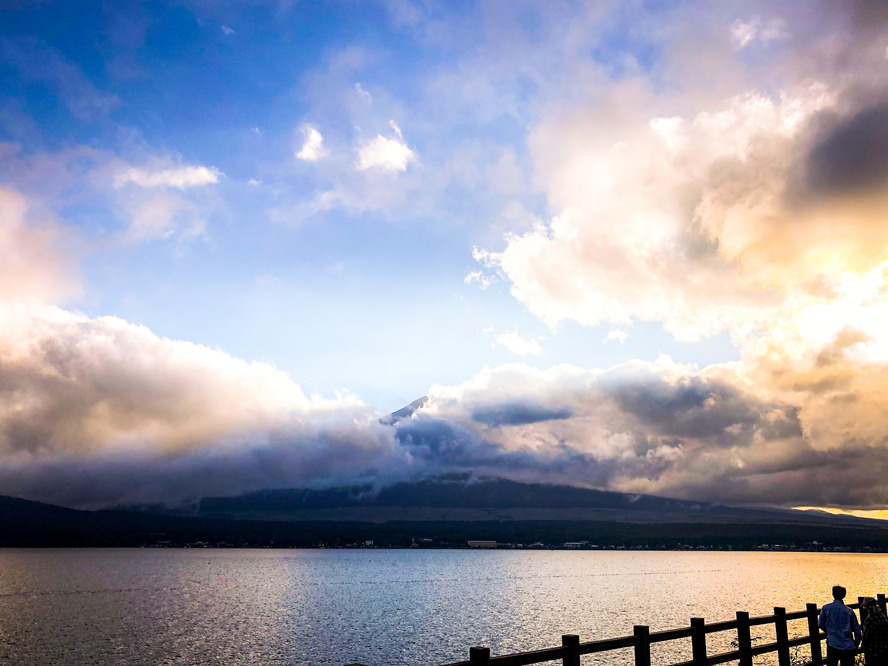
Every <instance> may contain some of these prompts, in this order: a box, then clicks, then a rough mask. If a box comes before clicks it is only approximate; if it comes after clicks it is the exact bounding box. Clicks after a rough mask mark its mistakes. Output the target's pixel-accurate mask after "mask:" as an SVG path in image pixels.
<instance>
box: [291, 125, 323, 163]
mask: <svg viewBox="0 0 888 666" xmlns="http://www.w3.org/2000/svg"><path fill="white" fill-rule="evenodd" d="M299 131H300V132H301V133H302V136H303V137H304V140H303V143H302V148H300V149H299V151H298V152H297V153H296V157H297V158H299V159H300V160H303V161H305V162H314V161H315V160H319V159H321V158H322V157H324V156H325V155H327V149H326V148H324V137H323V135H322V134H321V133H320V131H318V129H317V128H316V127H314V126H312V125H305V126H303V127H301V128H300V130H299Z"/></svg>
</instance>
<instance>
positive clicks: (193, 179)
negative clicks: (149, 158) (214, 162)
mask: <svg viewBox="0 0 888 666" xmlns="http://www.w3.org/2000/svg"><path fill="white" fill-rule="evenodd" d="M223 175H224V174H223V173H222V172H221V171H219V170H218V169H216V168H215V167H205V166H181V167H174V168H169V169H157V170H152V169H146V168H137V167H126V168H123V169H121V170H120V171H119V172H118V173H117V174H115V175H114V187H117V188H121V187H125V186H126V185H129V184H133V185H137V186H139V187H144V188H149V189H150V188H169V187H171V188H175V189H179V190H185V189H188V188H191V187H201V186H203V185H213V184H215V183H218V182H219V178H220V177H222V176H223Z"/></svg>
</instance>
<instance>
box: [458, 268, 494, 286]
mask: <svg viewBox="0 0 888 666" xmlns="http://www.w3.org/2000/svg"><path fill="white" fill-rule="evenodd" d="M494 282H496V279H495V278H494V277H493V276H490V275H486V274H485V273H482V272H481V271H472V272H471V273H469V274H468V275H466V276H465V277H464V278H463V284H466V285H472V284H475V283H477V284H478V286H479V287H480V288H481V289H487V288H488V287H489V286H490V285H492V284H493V283H494Z"/></svg>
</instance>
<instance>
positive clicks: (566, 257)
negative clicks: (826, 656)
mask: <svg viewBox="0 0 888 666" xmlns="http://www.w3.org/2000/svg"><path fill="white" fill-rule="evenodd" d="M0 82H2V87H0V494H7V495H15V496H20V497H26V498H29V499H38V500H44V501H52V502H57V503H61V504H65V505H67V506H76V507H83V508H97V507H105V506H119V505H127V504H145V503H164V504H169V505H176V504H180V503H183V502H189V501H193V500H194V499H196V498H200V497H202V496H207V495H234V494H239V493H242V492H248V491H252V490H258V489H264V488H287V487H328V486H334V485H342V484H372V485H375V486H381V485H385V484H386V483H391V482H394V481H399V480H404V479H414V478H423V477H427V476H433V475H436V474H441V473H446V472H453V471H458V472H469V473H473V474H477V475H495V476H504V477H508V478H512V479H516V480H527V481H541V482H551V483H568V484H572V485H578V486H584V487H590V488H601V489H607V490H614V491H620V492H629V493H649V494H657V495H663V496H668V497H678V498H685V499H696V500H706V501H713V502H722V503H728V504H736V505H777V506H815V507H826V508H831V509H833V510H844V511H878V510H882V509H886V508H888V475H886V474H885V473H884V472H885V470H886V469H888V430H886V419H885V414H886V413H888V390H886V389H888V386H886V383H888V380H886V379H885V377H888V372H886V370H888V367H886V365H888V326H886V324H888V224H886V223H885V222H886V219H885V218H886V212H888V187H886V186H888V9H886V8H885V7H884V5H883V3H881V2H876V1H874V0H843V1H838V0H836V1H817V0H809V1H807V2H803V3H801V2H788V1H786V2H780V1H777V2H774V1H769V2H756V1H751V0H750V1H745V2H732V1H730V0H726V1H724V2H717V3H716V2H700V1H691V0H687V1H680V2H656V1H653V0H651V1H648V2H644V1H641V0H635V1H631V0H627V1H625V2H616V1H612V2H608V1H599V2H569V1H564V2H562V1H558V0H553V1H550V2H546V3H539V2H522V1H520V0H509V1H502V2H468V1H465V2H463V1H454V2H451V1H448V2H436V1H434V0H379V1H373V0H366V1H357V0H354V1H352V0H335V1H334V0H331V1H329V2H308V1H305V0H268V1H267V2H262V1H259V0H252V1H251V0H214V1H210V0H169V1H166V2H150V1H149V2H139V3H136V2H94V1H82V2H81V1H78V0H70V1H65V2H60V1H59V2H54V1H52V0H12V1H11V2H5V3H3V4H2V7H0ZM422 397H425V400H424V401H422V402H421V403H420V404H419V405H418V406H417V407H416V408H415V409H414V410H412V411H411V413H409V414H408V415H406V416H405V417H404V418H401V419H400V420H396V421H394V422H393V420H391V419H388V420H387V419H385V418H384V417H385V416H386V415H387V414H389V413H391V412H394V411H395V410H398V409H400V408H401V407H403V406H405V405H407V404H408V403H411V402H413V401H415V400H417V399H419V398H422Z"/></svg>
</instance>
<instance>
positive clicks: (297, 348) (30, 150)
mask: <svg viewBox="0 0 888 666" xmlns="http://www.w3.org/2000/svg"><path fill="white" fill-rule="evenodd" d="M542 9H543V8H540V7H534V6H533V5H527V6H523V7H517V6H516V7H515V11H514V15H513V12H512V10H511V9H510V8H508V7H506V6H501V7H489V8H482V7H478V6H475V5H474V4H472V3H463V4H454V3H446V5H442V6H439V7H437V8H434V9H430V10H429V11H426V10H424V9H421V8H413V9H410V8H409V6H408V5H406V4H405V5H403V6H400V7H399V6H398V5H397V4H392V5H389V6H386V4H384V3H357V2H355V3H352V2H333V3H291V4H287V3H282V4H280V5H277V6H275V5H274V4H273V3H269V4H266V5H262V4H251V3H203V4H202V3H172V4H170V3H140V4H134V3H133V4H131V3H122V4H120V5H110V4H106V5H104V6H103V5H101V4H98V3H92V2H85V3H24V4H22V5H20V6H18V7H12V8H8V9H7V10H6V12H5V14H4V17H3V25H4V40H3V44H4V54H5V57H4V62H3V70H2V71H3V80H4V81H5V82H6V85H5V86H4V91H3V92H4V95H3V98H2V108H3V109H4V113H3V127H2V129H3V133H4V135H5V137H6V138H7V140H9V141H10V143H13V144H14V145H15V147H16V151H17V153H18V154H17V159H18V160H23V161H27V160H28V159H29V158H31V159H39V158H40V157H42V156H46V155H47V154H51V155H56V156H59V155H60V154H63V153H65V151H74V152H76V151H79V150H89V151H96V152H97V153H99V155H96V156H92V155H83V156H71V157H70V160H71V163H70V164H67V165H66V166H65V171H66V173H65V174H64V176H65V178H64V182H59V183H55V184H54V186H53V188H52V189H55V188H56V187H57V188H58V189H59V190H61V191H59V192H53V193H52V196H53V199H54V200H52V201H49V202H47V203H48V205H49V206H51V207H52V210H53V212H54V213H55V214H56V215H58V216H60V217H62V218H64V220H65V221H66V222H68V223H70V225H71V226H72V228H74V229H75V230H76V232H77V234H78V236H80V237H81V238H82V239H83V240H84V242H85V243H87V244H88V245H89V248H88V249H87V251H86V256H85V257H84V259H83V263H82V267H81V271H80V279H81V280H82V282H83V285H84V286H83V295H82V296H81V297H80V298H78V299H74V300H72V301H69V303H70V304H71V305H72V306H73V307H75V308H76V309H78V310H80V311H83V312H85V313H88V314H90V315H93V316H100V315H109V314H110V315H116V316H120V317H122V318H124V319H126V320H128V321H130V322H134V323H139V324H144V325H146V326H148V327H149V328H151V330H153V331H154V332H156V333H157V334H158V335H162V336H165V337H170V338H175V339H184V340H191V341H195V342H199V343H202V344H206V345H209V346H213V347H219V348H221V349H223V350H225V351H227V352H229V353H231V354H233V355H235V356H237V357H240V358H245V359H257V360H265V361H268V362H270V363H273V364H275V365H276V366H277V367H279V368H280V369H282V370H284V371H286V372H287V373H288V374H290V375H291V376H292V377H293V378H294V379H296V380H297V381H298V382H299V383H300V384H301V385H302V386H303V387H304V388H305V389H306V390H307V391H308V392H320V393H322V394H331V393H332V392H333V391H336V390H340V391H352V392H355V393H357V394H358V395H359V396H360V397H362V398H363V399H364V400H366V401H368V402H370V403H371V404H373V405H374V406H375V407H376V408H377V409H378V410H379V411H380V412H382V413H386V412H388V411H393V410H395V409H397V408H399V407H400V406H402V405H403V404H406V403H407V402H410V401H412V400H414V399H416V398H417V397H419V396H421V395H425V393H427V391H428V389H429V387H430V386H431V385H432V384H434V383H458V382H460V381H463V380H465V379H466V378H468V377H470V376H471V375H472V374H474V373H475V372H476V371H477V370H479V369H480V368H481V367H483V366H484V365H499V364H501V363H504V362H508V361H510V360H515V359H517V358H521V357H520V356H518V355H516V354H515V352H513V351H511V350H509V349H508V348H507V347H505V346H503V345H497V344H496V339H497V337H498V336H499V335H502V334H504V333H509V332H516V333H517V334H518V335H519V336H521V337H522V338H524V339H528V340H529V339H536V340H538V341H539V342H538V344H539V352H538V353H535V354H533V355H532V360H533V361H534V363H538V364H541V365H551V364H554V363H559V362H570V363H578V364H580V365H583V366H587V367H597V366H601V365H611V364H613V363H615V362H618V361H621V360H628V359H631V358H644V359H647V360H654V359H656V357H657V356H658V354H659V353H661V352H662V353H668V354H671V355H673V356H674V357H675V358H677V359H679V360H683V361H688V362H704V363H708V362H713V361H719V360H728V359H732V358H736V357H737V355H738V353H737V351H736V349H735V348H734V347H733V346H732V345H731V344H730V342H729V340H728V337H727V336H726V335H722V336H720V337H719V336H716V337H715V339H714V340H709V341H707V342H704V343H703V344H702V345H701V344H695V345H692V346H688V345H684V344H681V343H677V342H676V341H675V340H674V339H673V338H672V336H670V335H668V334H664V333H663V332H662V331H661V330H660V328H659V326H657V325H656V324H647V325H640V326H639V328H638V331H637V332H636V331H635V330H633V327H632V326H631V325H628V326H624V327H623V329H621V330H624V332H625V333H626V334H627V337H626V339H625V341H623V342H619V341H618V340H614V339H610V340H609V339H608V338H607V335H608V333H609V332H610V331H611V330H612V329H613V327H612V326H609V325H606V324H605V325H602V326H599V327H593V328H591V329H583V328H578V327H576V326H570V325H568V326H564V325H555V326H552V327H550V326H547V325H545V324H543V323H542V322H540V321H539V320H538V319H537V318H535V317H533V316H532V315H530V314H528V313H527V312H526V310H525V308H524V307H522V305H521V304H520V303H517V302H516V301H515V299H513V298H512V297H511V296H510V295H509V290H508V285H507V284H502V283H500V284H497V285H492V286H491V287H490V288H488V289H486V290H481V289H479V288H478V286H477V285H476V284H470V285H467V284H465V282H464V280H465V277H466V276H467V275H468V274H470V273H472V272H474V271H477V270H478V268H479V267H478V265H477V262H476V261H475V260H474V259H473V257H472V250H473V248H474V247H485V248H490V249H500V248H501V247H502V245H503V236H504V235H505V234H507V233H511V232H515V231H518V232H520V231H523V230H524V229H525V228H526V225H527V224H528V220H530V219H532V218H538V219H545V217H546V215H547V213H548V212H549V209H548V207H547V202H546V196H545V192H544V191H542V189H541V188H540V187H539V186H537V185H535V184H534V183H533V168H532V164H531V162H530V159H529V157H528V148H527V134H528V132H529V131H530V129H531V127H532V124H533V123H534V122H535V121H536V120H537V119H538V114H539V108H540V106H541V104H542V101H541V100H539V99H536V95H537V94H538V92H537V85H536V83H535V82H534V81H533V79H532V76H531V75H530V74H527V75H524V74H522V73H521V72H520V71H508V70H509V68H508V66H506V67H502V63H497V62H496V60H498V59H499V58H503V59H508V58H509V57H510V54H511V53H513V52H514V51H515V50H520V49H521V48H522V42H525V41H526V42H530V43H531V44H534V43H535V42H536V44H535V46H537V47H538V46H539V45H540V44H539V43H540V42H541V41H542V40H545V39H546V38H547V35H545V34H543V33H544V27H541V24H542V23H543V21H541V20H540V16H539V14H540V12H541V10H542ZM411 11H412V12H413V14H414V17H413V18H411V15H410V14H411ZM561 11H563V12H564V13H565V14H569V13H570V11H578V10H577V8H576V7H570V6H565V7H564V8H562V10H561ZM555 13H556V14H557V13H559V12H555ZM405 15H406V18H405ZM415 15H420V16H421V17H422V18H421V21H422V24H418V21H419V20H420V19H417V18H415ZM503 16H508V18H509V22H510V23H511V25H508V26H504V30H503V34H498V33H497V32H496V31H493V32H491V27H492V26H491V24H495V22H497V21H499V20H500V19H501V18H502V17H503ZM411 20H412V21H414V22H412V23H411ZM548 20H550V21H552V22H553V23H556V24H557V23H558V22H559V21H567V20H568V18H567V17H566V16H565V17H559V16H557V15H556V16H555V17H554V18H552V17H550V18H549V19H548ZM435 22H438V25H435ZM485 22H486V24H485ZM493 27H494V28H495V27H496V26H495V25H494V26H493ZM626 30H627V26H625V25H622V24H621V22H616V23H615V24H614V25H613V27H612V30H610V31H608V33H607V34H605V35H603V36H602V37H601V39H600V41H599V43H597V44H596V45H595V46H594V49H593V51H594V55H593V57H594V58H595V59H598V60H601V61H603V62H608V61H609V60H616V59H618V58H620V57H624V56H625V54H626V53H630V54H632V55H635V52H638V57H639V58H642V59H644V58H650V57H651V53H652V52H653V51H654V49H653V48H651V47H647V46H646V45H644V44H642V45H640V46H638V47H637V48H636V47H635V45H632V44H630V43H628V42H627V41H626V40H627V36H626ZM476 58H477V59H481V60H484V61H485V62H486V65H487V66H491V67H493V68H495V69H498V68H502V69H503V70H504V71H503V73H502V74H501V75H500V76H501V78H500V76H497V77H496V78H494V79H492V80H485V81H484V82H483V85H484V89H483V90H481V91H480V92H479V93H478V94H479V95H481V96H482V98H481V100H480V104H479V105H478V106H477V107H475V106H474V105H473V104H472V101H473V100H470V99H463V100H460V99H458V97H459V93H458V92H457V93H455V94H451V93H449V92H448V90H447V87H446V86H447V82H448V79H450V78H451V77H458V76H460V75H461V72H462V70H463V69H466V68H470V67H471V64H470V61H471V60H473V59H476ZM466 61H469V62H468V63H467V62H466ZM489 61H493V62H489ZM614 75H615V76H619V72H615V73H614ZM478 85H479V86H480V83H479V84H478ZM470 92H471V91H470ZM448 106H449V108H448ZM390 121H394V122H395V123H396V124H397V125H398V127H399V128H401V131H402V133H403V137H404V138H403V141H404V143H405V144H406V145H407V146H408V147H409V149H410V150H411V151H413V153H414V154H415V155H416V158H415V161H413V162H411V163H410V164H408V166H407V168H406V169H405V171H403V172H393V173H383V174H381V175H378V174H377V175H374V174H368V177H367V178H366V179H360V180H358V179H357V177H358V175H357V174H354V173H349V171H354V169H353V167H352V162H353V161H354V150H355V145H356V143H359V142H360V141H361V140H362V139H366V138H367V137H372V136H374V135H376V134H379V135H382V136H385V137H388V138H391V137H393V136H396V133H395V132H394V130H393V129H392V127H391V126H390V125H389V122H390ZM307 125H310V126H313V127H316V128H317V129H318V130H319V131H320V132H321V134H322V136H323V141H324V145H325V146H326V147H327V150H328V151H329V153H328V156H327V157H326V159H324V160H317V161H315V162H309V161H304V160H299V159H298V158H296V157H295V153H297V152H298V151H299V149H300V148H301V144H302V142H303V134H302V133H301V132H300V128H301V127H305V126H307ZM454 149H457V150H462V151H464V155H462V156H461V157H460V159H461V160H462V164H458V165H453V164H452V163H451V164H448V162H449V161H452V159H453V151H454ZM115 159H117V160H122V161H126V162H129V163H135V164H138V163H139V162H145V161H148V162H150V161H152V160H162V161H165V163H169V164H176V165H192V166H194V165H201V166H205V167H207V168H211V169H215V170H217V171H218V172H220V175H219V177H218V182H215V183H212V184H209V185H206V186H202V187H199V188H198V187H196V188H194V190H195V191H194V192H193V193H192V191H187V193H183V194H187V198H188V199H189V201H190V202H192V203H193V204H194V205H196V206H199V207H200V213H199V217H200V219H201V220H202V225H203V226H202V228H201V230H200V232H199V233H196V232H195V233H193V234H190V233H189V232H188V231H187V227H188V225H189V224H192V223H193V222H192V221H191V220H189V219H188V218H189V217H190V216H193V215H196V213H194V211H188V210H185V211H181V212H179V213H178V219H177V220H175V221H174V222H173V223H172V226H175V227H176V228H175V229H174V228H172V226H171V228H169V229H166V230H165V231H163V233H164V234H167V233H169V235H168V236H165V237H159V238H158V237H152V238H149V239H146V240H145V242H143V243H139V244H133V243H120V242H116V241H114V240H110V238H111V237H113V236H114V235H115V234H119V233H120V232H121V231H123V230H125V229H126V227H127V224H128V223H129V222H130V221H129V220H128V219H127V211H126V210H121V208H124V209H125V208H126V206H127V204H126V202H121V201H114V202H112V201H109V200H108V197H109V194H112V195H113V194H116V193H109V192H108V191H107V185H106V184H104V183H101V182H96V180H98V179H100V178H101V176H99V177H98V178H89V177H87V178H84V176H85V175H87V174H84V173H82V172H80V173H78V169H79V168H82V167H84V166H86V169H87V170H88V169H90V168H93V169H95V168H101V162H103V161H109V160H115ZM81 160H85V161H87V164H84V162H83V161H81ZM90 160H96V161H97V162H98V164H96V163H95V162H94V163H93V164H89V161H90ZM501 160H502V163H500V161H501ZM325 161H329V162H334V163H333V164H332V165H325V164H323V163H322V162H325ZM497 165H499V166H500V171H502V172H503V174H504V176H505V177H508V178H510V179H511V180H512V182H510V183H508V184H507V185H506V186H503V187H497V186H496V184H495V183H494V184H493V185H494V186H493V187H491V183H490V182H488V181H487V178H490V176H489V175H485V170H488V171H489V170H493V169H495V168H496V166H497ZM460 169H462V171H463V173H459V170H460ZM453 171H456V173H452V172H453ZM344 172H345V173H344ZM448 172H451V173H448ZM494 177H495V172H494ZM35 178H36V176H35ZM84 180H88V181H92V182H88V183H86V184H84V182H83V181H84ZM103 186H104V187H103ZM336 188H343V190H344V191H346V192H349V193H350V194H349V196H350V197H352V198H354V203H353V204H352V205H341V206H333V207H331V208H330V209H329V210H321V211H319V212H316V213H314V214H311V213H310V212H309V211H310V210H311V202H312V200H313V199H315V198H316V197H317V196H318V195H319V194H320V193H322V192H324V191H329V190H331V189H336ZM23 189H30V191H31V192H33V193H35V194H36V195H37V196H41V195H43V194H44V192H45V190H46V183H43V182H31V183H28V184H27V185H26V186H24V187H23ZM90 190H98V191H90ZM103 190H104V191H103ZM197 190H204V191H197ZM362 199H370V200H371V201H369V202H367V201H364V200H362ZM504 211H511V214H512V215H513V217H517V218H518V219H512V220H510V219H503V217H504ZM507 214H508V213H507ZM177 225H181V227H182V228H179V227H178V226H177Z"/></svg>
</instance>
